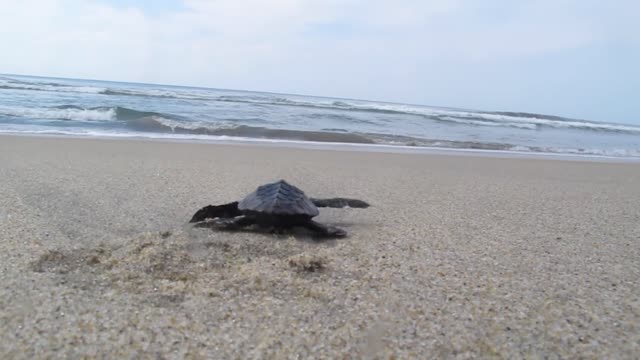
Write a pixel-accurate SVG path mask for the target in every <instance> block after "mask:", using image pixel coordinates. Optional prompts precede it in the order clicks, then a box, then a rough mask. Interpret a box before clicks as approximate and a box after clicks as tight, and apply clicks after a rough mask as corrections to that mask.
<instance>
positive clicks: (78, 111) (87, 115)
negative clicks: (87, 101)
mask: <svg viewBox="0 0 640 360" xmlns="http://www.w3.org/2000/svg"><path fill="white" fill-rule="evenodd" d="M0 115H4V116H17V117H23V118H32V119H46V120H51V119H53V120H75V121H110V120H114V119H115V118H116V110H115V109H114V108H99V109H83V108H76V107H71V108H25V107H9V106H0Z"/></svg>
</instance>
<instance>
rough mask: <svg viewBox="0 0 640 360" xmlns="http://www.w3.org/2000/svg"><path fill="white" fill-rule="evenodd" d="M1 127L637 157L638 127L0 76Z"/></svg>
mask: <svg viewBox="0 0 640 360" xmlns="http://www.w3.org/2000/svg"><path fill="white" fill-rule="evenodd" d="M0 132H4V133H30V134H66V135H86V136H123V137H155V138H158V137H165V138H182V139H211V140H215V139H225V140H227V141H229V140H234V139H238V140H243V141H246V140H247V139H255V140H258V139H262V140H263V141H264V140H265V139H268V140H269V141H276V142H277V141H300V142H307V141H319V142H336V143H361V144H380V145H403V146H406V145H409V146H424V147H438V148H464V149H492V150H509V151H522V152H550V153H563V154H584V155H606V156H616V157H640V126H633V125H622V124H611V123H602V122H591V121H585V120H574V119H567V118H562V117H557V116H549V115H538V114H528V113H513V112H491V111H475V110H463V109H451V108H441V107H431V106H418V105H405V104H396V103H385V102H377V101H363V100H351V99H337V98H325V97H312V96H301V95H284V94H271V93H261V92H251V91H235V90H220V89H205V88H191V87H178V86H166V85H149V84H131V83H118V82H105V81H89V80H70V79H58V78H43V77H30V76H17V75H0Z"/></svg>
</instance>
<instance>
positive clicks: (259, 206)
mask: <svg viewBox="0 0 640 360" xmlns="http://www.w3.org/2000/svg"><path fill="white" fill-rule="evenodd" d="M238 209H240V210H247V211H256V212H260V213H265V214H274V215H308V216H310V217H314V216H316V215H318V214H319V213H320V212H319V211H318V208H317V207H316V206H315V205H314V204H313V203H312V202H311V200H309V198H308V197H307V196H306V195H305V194H304V192H303V191H302V190H300V189H298V188H297V187H295V186H293V185H291V184H289V183H287V182H286V181H284V180H280V181H277V182H274V183H271V184H265V185H262V186H259V187H258V189H256V191H254V192H252V193H251V194H249V195H247V197H245V198H244V199H243V200H242V201H240V203H239V204H238Z"/></svg>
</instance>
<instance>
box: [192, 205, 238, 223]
mask: <svg viewBox="0 0 640 360" xmlns="http://www.w3.org/2000/svg"><path fill="white" fill-rule="evenodd" d="M240 215H242V212H241V211H240V210H239V209H238V202H237V201H234V202H231V203H228V204H222V205H209V206H205V207H203V208H202V209H200V210H198V211H196V213H195V214H193V217H192V218H191V220H190V221H189V222H192V223H195V222H200V221H204V220H206V219H215V218H234V217H236V216H240Z"/></svg>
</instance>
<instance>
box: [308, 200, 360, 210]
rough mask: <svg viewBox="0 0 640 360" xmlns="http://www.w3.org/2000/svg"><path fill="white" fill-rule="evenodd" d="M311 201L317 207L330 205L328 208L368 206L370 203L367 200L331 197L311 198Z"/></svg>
mask: <svg viewBox="0 0 640 360" xmlns="http://www.w3.org/2000/svg"><path fill="white" fill-rule="evenodd" d="M311 202H313V204H314V205H315V206H317V207H328V208H338V209H341V208H344V207H347V206H348V207H351V208H360V209H364V208H368V207H369V204H368V203H367V202H365V201H362V200H358V199H349V198H331V199H314V198H312V199H311Z"/></svg>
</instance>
